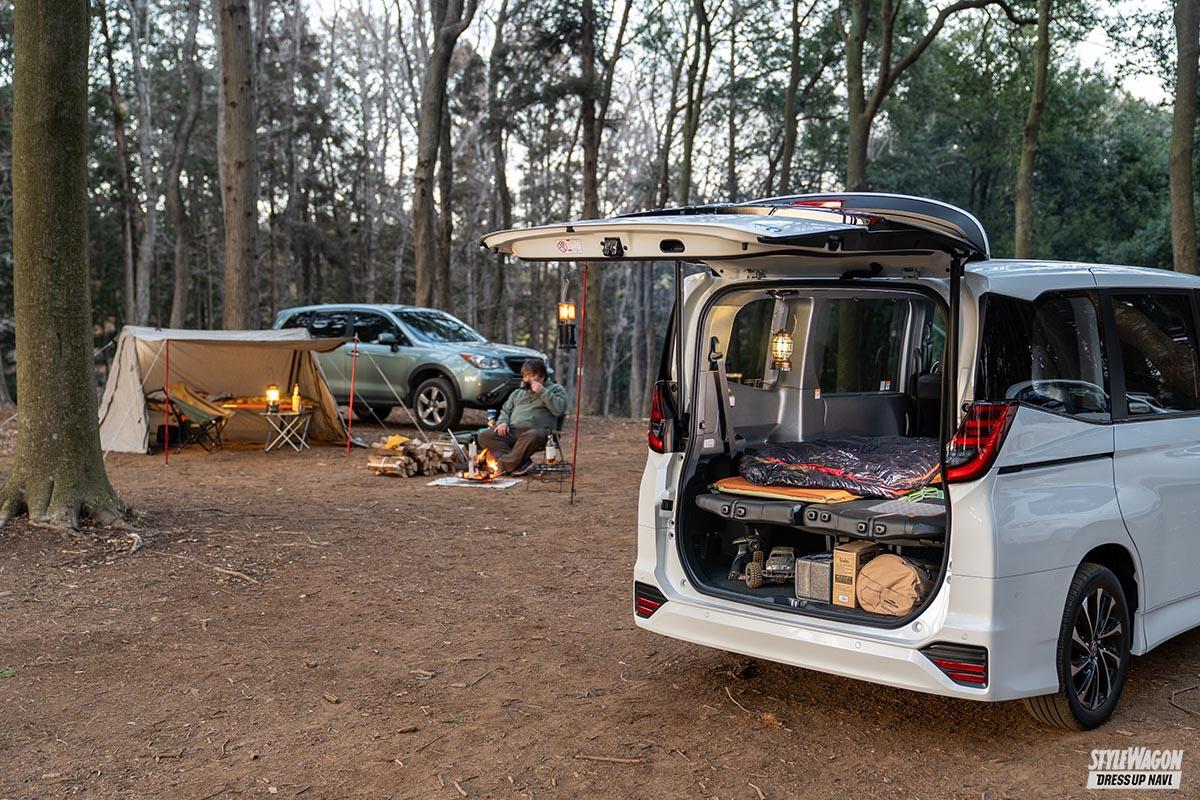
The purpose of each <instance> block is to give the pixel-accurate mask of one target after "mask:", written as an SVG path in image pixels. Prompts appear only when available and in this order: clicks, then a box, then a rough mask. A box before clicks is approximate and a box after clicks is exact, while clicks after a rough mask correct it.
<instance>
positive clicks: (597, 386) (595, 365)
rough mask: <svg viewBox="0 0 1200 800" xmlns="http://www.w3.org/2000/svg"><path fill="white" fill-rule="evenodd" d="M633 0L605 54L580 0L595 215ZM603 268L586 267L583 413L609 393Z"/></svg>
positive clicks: (588, 191)
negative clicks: (614, 86) (615, 84)
mask: <svg viewBox="0 0 1200 800" xmlns="http://www.w3.org/2000/svg"><path fill="white" fill-rule="evenodd" d="M631 5H632V2H631V0H626V3H625V9H624V11H623V13H622V15H621V22H620V24H619V26H618V29H617V34H616V37H615V39H616V41H615V43H614V45H613V50H612V53H611V54H609V56H608V57H607V58H604V57H603V56H602V55H600V54H598V53H597V51H596V44H597V29H596V7H595V3H594V2H593V0H583V4H582V7H581V14H580V25H579V66H580V87H581V89H580V93H579V99H580V114H579V118H580V135H581V137H582V138H583V216H584V218H586V219H595V218H596V217H599V216H600V182H599V175H598V172H599V164H600V143H601V137H602V136H603V135H604V124H605V120H606V117H607V114H608V106H609V103H610V102H611V100H612V83H613V76H614V74H615V72H616V63H617V61H618V59H619V58H620V54H621V48H622V46H623V45H624V42H625V31H626V28H627V25H628V23H629V12H630V7H631ZM597 62H602V63H601V64H600V66H602V67H603V75H602V76H601V75H600V74H599V73H598V71H597ZM602 278H603V276H602V274H601V270H599V269H591V270H589V271H588V280H587V304H586V307H585V309H584V313H585V314H586V315H587V320H586V322H587V328H586V330H585V331H584V359H583V378H584V380H583V399H582V404H583V408H582V409H581V411H582V412H583V413H587V414H596V413H599V412H601V410H602V409H603V408H604V404H605V401H606V396H607V389H606V387H607V386H608V385H609V384H608V383H607V382H606V381H605V376H604V370H605V366H606V359H607V353H606V341H605V332H606V330H607V324H608V322H607V320H606V315H605V310H604V283H603V281H602Z"/></svg>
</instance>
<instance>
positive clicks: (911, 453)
mask: <svg viewBox="0 0 1200 800" xmlns="http://www.w3.org/2000/svg"><path fill="white" fill-rule="evenodd" d="M738 471H739V472H740V473H741V475H742V477H743V478H746V479H747V480H748V481H750V482H751V483H755V484H758V485H759V486H774V487H778V486H796V487H800V488H803V489H845V490H846V491H848V492H853V493H854V494H857V495H861V496H863V497H886V498H891V497H898V496H899V495H902V494H904V493H905V492H908V491H911V490H912V489H916V488H918V487H920V486H927V485H928V484H929V483H931V482H932V481H933V479H934V477H935V476H936V475H937V474H938V472H939V456H938V443H937V439H932V438H914V437H907V436H849V437H845V438H842V439H814V440H813V441H809V442H787V443H779V444H766V445H763V446H761V447H754V448H751V449H750V450H747V451H746V453H745V455H743V456H742V457H741V459H740V461H739V462H738Z"/></svg>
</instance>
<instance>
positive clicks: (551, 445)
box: [546, 432, 558, 466]
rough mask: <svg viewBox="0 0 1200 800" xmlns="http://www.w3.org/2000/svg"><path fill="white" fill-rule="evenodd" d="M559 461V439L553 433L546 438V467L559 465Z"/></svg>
mask: <svg viewBox="0 0 1200 800" xmlns="http://www.w3.org/2000/svg"><path fill="white" fill-rule="evenodd" d="M557 461H558V437H556V436H555V435H554V433H553V432H551V433H550V435H549V436H547V437H546V465H547V466H549V465H551V464H554V463H557Z"/></svg>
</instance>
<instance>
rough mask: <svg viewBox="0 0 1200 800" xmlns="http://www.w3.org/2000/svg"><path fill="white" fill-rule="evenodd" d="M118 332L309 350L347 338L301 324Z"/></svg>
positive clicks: (128, 328) (161, 338)
mask: <svg viewBox="0 0 1200 800" xmlns="http://www.w3.org/2000/svg"><path fill="white" fill-rule="evenodd" d="M121 335H122V336H125V335H128V336H131V337H132V338H134V339H138V340H140V341H143V342H166V341H171V342H210V343H212V344H222V345H239V344H241V345H247V346H251V347H272V346H277V347H281V348H283V349H285V350H312V351H314V352H317V353H328V352H329V351H330V350H336V349H338V348H339V347H341V346H342V345H344V344H346V343H347V342H349V341H352V340H351V339H343V338H339V339H315V338H313V337H312V336H311V335H310V334H309V332H308V331H307V330H306V329H304V328H284V329H282V330H269V331H198V330H189V329H187V328H146V327H140V326H138V325H126V326H125V327H124V328H122V329H121Z"/></svg>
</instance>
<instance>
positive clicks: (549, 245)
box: [481, 193, 988, 276]
mask: <svg viewBox="0 0 1200 800" xmlns="http://www.w3.org/2000/svg"><path fill="white" fill-rule="evenodd" d="M481 244H482V245H483V246H484V247H486V248H488V249H489V250H491V251H492V252H496V253H503V254H511V255H513V256H516V257H517V258H520V259H522V260H526V261H615V260H626V261H649V260H663V259H670V260H676V259H678V260H681V261H687V262H691V263H702V264H706V265H709V266H716V265H726V266H736V267H741V268H745V269H753V270H755V271H758V272H761V273H763V274H766V275H780V276H783V275H796V274H800V273H803V274H814V275H815V274H843V273H844V272H845V271H846V270H848V269H857V268H870V269H871V271H872V273H873V274H889V273H893V272H904V273H908V274H912V273H916V274H929V275H936V274H940V275H945V274H946V272H947V270H948V268H949V266H950V264H951V263H952V261H953V260H955V259H958V260H959V261H970V260H976V259H980V258H987V257H988V244H987V237H986V234H985V233H984V232H983V228H982V226H980V225H979V223H978V221H976V220H975V218H974V217H972V216H971V215H970V214H968V213H967V212H965V211H962V210H961V209H956V208H954V207H953V206H947V205H945V204H942V203H938V202H937V201H930V200H923V199H921V198H912V197H905V196H902V195H882V194H869V193H860V194H842V195H799V196H794V197H784V198H773V199H770V200H760V201H755V202H752V203H745V204H740V205H725V206H689V207H685V208H676V209H666V210H660V211H648V212H644V213H640V214H631V215H628V216H622V217H612V218H609V219H599V220H584V221H578V222H563V223H557V224H553V225H543V226H539V227H535V228H526V229H513V230H507V231H499V232H496V233H491V234H488V235H487V236H485V237H483V240H482V242H481Z"/></svg>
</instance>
